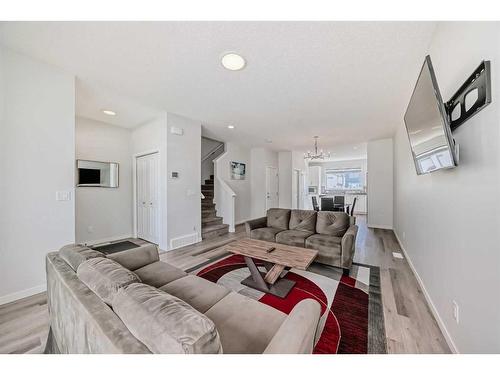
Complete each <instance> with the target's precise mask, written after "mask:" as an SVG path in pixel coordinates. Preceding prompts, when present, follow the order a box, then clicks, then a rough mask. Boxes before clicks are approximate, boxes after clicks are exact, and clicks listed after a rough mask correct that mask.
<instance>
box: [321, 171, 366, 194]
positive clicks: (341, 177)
mask: <svg viewBox="0 0 500 375" xmlns="http://www.w3.org/2000/svg"><path fill="white" fill-rule="evenodd" d="M362 188H363V184H362V179H361V169H327V170H326V190H356V189H362Z"/></svg>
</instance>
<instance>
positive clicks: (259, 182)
mask: <svg viewBox="0 0 500 375" xmlns="http://www.w3.org/2000/svg"><path fill="white" fill-rule="evenodd" d="M250 154H251V156H250V158H251V161H250V166H251V169H252V171H251V175H252V179H251V183H250V184H251V193H252V200H251V201H252V208H251V217H252V218H258V217H262V216H265V215H266V167H274V168H276V169H278V167H279V165H278V153H277V152H275V151H271V150H267V149H265V148H252V150H251V152H250Z"/></svg>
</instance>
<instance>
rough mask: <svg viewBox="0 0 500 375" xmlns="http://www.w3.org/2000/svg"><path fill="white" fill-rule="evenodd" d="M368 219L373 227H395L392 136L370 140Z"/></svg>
mask: <svg viewBox="0 0 500 375" xmlns="http://www.w3.org/2000/svg"><path fill="white" fill-rule="evenodd" d="M367 159H368V186H367V196H368V219H367V225H368V226H369V227H372V228H385V229H392V228H393V199H394V194H393V186H394V182H393V145H392V138H388V139H379V140H377V141H371V142H368V148H367Z"/></svg>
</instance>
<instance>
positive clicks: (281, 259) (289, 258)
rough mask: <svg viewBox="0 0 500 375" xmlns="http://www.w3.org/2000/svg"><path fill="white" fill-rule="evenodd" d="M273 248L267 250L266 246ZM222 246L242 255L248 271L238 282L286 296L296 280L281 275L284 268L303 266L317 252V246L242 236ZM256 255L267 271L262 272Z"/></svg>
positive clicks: (308, 262) (307, 265)
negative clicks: (314, 248)
mask: <svg viewBox="0 0 500 375" xmlns="http://www.w3.org/2000/svg"><path fill="white" fill-rule="evenodd" d="M273 247H274V248H275V249H274V250H273V251H271V252H268V250H269V249H271V248H273ZM224 248H225V249H226V250H227V251H229V252H230V253H233V254H239V255H243V257H244V258H245V263H246V264H247V266H248V268H249V269H250V273H251V275H250V276H249V277H247V278H246V279H245V280H243V281H242V282H241V283H242V284H243V285H245V286H248V287H251V288H254V289H257V290H260V291H261V292H265V293H270V294H273V295H275V296H278V297H281V298H285V297H286V296H287V294H288V293H289V292H290V290H291V289H292V288H293V286H294V285H295V281H292V280H288V279H283V278H282V277H281V275H282V273H283V271H285V270H289V269H290V268H298V269H300V270H305V269H307V267H309V265H310V264H311V263H312V261H313V260H314V258H316V256H317V255H318V251H317V250H312V249H305V248H303V247H295V246H288V245H282V244H279V243H274V242H267V241H259V240H253V239H250V238H245V239H242V240H238V241H235V242H231V243H229V244H227V245H225V246H224ZM255 259H258V260H261V261H263V262H264V267H265V268H266V270H267V273H265V274H264V273H262V272H260V271H259V269H258V268H257V265H256V264H255V261H254V260H255Z"/></svg>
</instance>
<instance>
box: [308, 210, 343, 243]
mask: <svg viewBox="0 0 500 375" xmlns="http://www.w3.org/2000/svg"><path fill="white" fill-rule="evenodd" d="M347 228H349V215H347V214H346V213H345V212H335V211H320V212H318V218H317V220H316V233H319V234H329V235H331V236H337V237H342V236H343V235H344V233H345V232H346V231H347Z"/></svg>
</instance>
